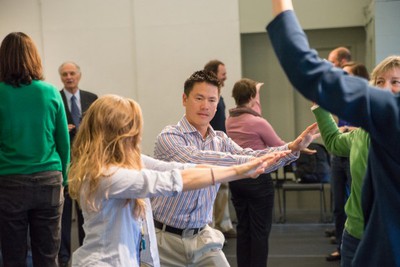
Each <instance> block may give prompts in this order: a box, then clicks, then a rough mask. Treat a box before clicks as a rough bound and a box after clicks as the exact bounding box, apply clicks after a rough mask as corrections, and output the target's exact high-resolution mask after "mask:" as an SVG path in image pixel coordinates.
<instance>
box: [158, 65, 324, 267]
mask: <svg viewBox="0 0 400 267" xmlns="http://www.w3.org/2000/svg"><path fill="white" fill-rule="evenodd" d="M219 96H220V83H219V81H218V79H217V77H216V76H215V74H213V73H212V72H207V71H197V72H195V73H193V74H192V76H191V77H190V78H189V79H187V80H186V82H185V85H184V93H183V105H184V107H185V109H186V114H185V116H184V117H183V118H182V119H181V121H179V122H178V124H177V125H174V126H167V127H166V128H165V129H164V130H163V131H162V132H161V133H160V134H159V135H158V137H157V140H156V145H155V151H154V156H155V157H156V158H157V159H160V160H164V161H177V162H190V163H195V164H213V165H221V166H230V165H235V164H241V163H244V162H247V161H249V160H251V159H253V158H254V157H258V156H261V155H264V154H267V153H271V152H274V151H282V150H288V149H290V150H292V153H291V154H288V155H287V156H286V157H284V158H282V159H280V160H279V161H278V162H277V163H275V164H274V165H272V166H271V167H270V168H268V169H267V170H266V172H271V171H273V170H276V169H277V168H279V167H281V166H283V165H285V164H288V163H289V162H292V161H294V160H296V159H297V158H298V154H299V152H298V151H299V150H302V149H305V148H306V147H307V146H308V145H309V144H310V142H311V141H312V140H313V139H314V137H315V134H316V132H317V131H318V129H317V127H316V125H312V126H310V127H308V128H307V130H305V131H304V132H303V133H302V134H301V135H300V136H299V137H298V138H297V139H296V140H294V141H293V142H291V143H288V144H285V145H283V146H281V147H268V148H265V149H264V150H252V149H249V148H246V149H243V148H241V147H240V146H239V145H237V144H236V143H235V142H233V141H232V140H231V139H230V138H228V137H227V135H226V134H225V133H223V132H221V131H214V129H213V128H212V127H211V126H210V121H211V119H212V118H213V117H214V115H215V112H216V108H217V104H218V100H219ZM218 188H219V184H216V185H215V186H210V187H208V188H204V189H200V190H193V191H188V192H182V193H180V194H178V195H177V196H176V197H156V198H154V199H152V207H153V215H154V224H155V227H156V234H157V242H158V248H159V254H160V263H161V265H162V266H188V265H191V266H229V263H228V261H227V259H226V257H225V255H224V253H223V252H222V247H223V244H224V236H223V234H222V233H221V232H220V231H218V230H215V229H213V228H211V227H209V226H208V223H210V222H211V221H212V208H213V203H214V200H215V196H216V193H217V191H218Z"/></svg>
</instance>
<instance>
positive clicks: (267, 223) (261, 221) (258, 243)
mask: <svg viewBox="0 0 400 267" xmlns="http://www.w3.org/2000/svg"><path fill="white" fill-rule="evenodd" d="M229 186H230V189H231V192H232V202H233V206H234V207H235V210H236V214H237V218H238V225H237V247H236V253H237V264H238V267H243V266H252V267H257V266H262V267H265V266H266V265H267V258H268V238H269V233H270V231H271V224H272V208H273V206H274V186H273V182H272V180H271V176H270V175H269V174H262V175H260V177H258V179H244V180H240V181H234V182H230V183H229Z"/></svg>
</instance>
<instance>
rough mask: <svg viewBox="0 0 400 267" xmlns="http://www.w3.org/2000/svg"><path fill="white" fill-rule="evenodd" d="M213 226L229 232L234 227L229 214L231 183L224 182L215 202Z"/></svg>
mask: <svg viewBox="0 0 400 267" xmlns="http://www.w3.org/2000/svg"><path fill="white" fill-rule="evenodd" d="M212 226H213V227H215V228H217V229H218V230H221V231H222V232H227V231H229V230H231V229H232V228H233V226H232V221H231V216H230V214H229V184H228V183H222V184H221V186H220V187H219V190H218V193H217V196H216V198H215V202H214V209H213V224H212Z"/></svg>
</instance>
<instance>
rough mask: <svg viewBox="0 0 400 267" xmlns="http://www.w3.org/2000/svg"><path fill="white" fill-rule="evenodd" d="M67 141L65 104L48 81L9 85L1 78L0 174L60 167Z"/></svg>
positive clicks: (66, 161)
mask: <svg viewBox="0 0 400 267" xmlns="http://www.w3.org/2000/svg"><path fill="white" fill-rule="evenodd" d="M69 157H70V145H69V134H68V124H67V119H66V115H65V110H64V104H63V101H62V99H61V95H60V93H59V91H58V90H57V89H56V88H55V87H54V86H53V85H51V84H49V83H46V82H43V81H33V82H32V83H31V84H30V85H23V86H21V87H16V88H14V87H12V86H11V85H8V84H5V83H4V82H0V176H1V175H15V174H32V173H36V172H43V171H57V170H58V171H62V173H63V181H64V185H65V183H66V180H67V175H66V171H67V166H68V164H69Z"/></svg>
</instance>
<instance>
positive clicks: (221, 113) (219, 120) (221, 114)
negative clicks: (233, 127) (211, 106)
mask: <svg viewBox="0 0 400 267" xmlns="http://www.w3.org/2000/svg"><path fill="white" fill-rule="evenodd" d="M225 120H226V116H225V102H224V99H223V98H222V96H221V97H220V99H219V101H218V105H217V112H215V116H214V118H213V119H212V120H211V121H210V124H211V126H212V127H213V129H214V130H216V131H223V132H224V133H226V128H225Z"/></svg>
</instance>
